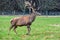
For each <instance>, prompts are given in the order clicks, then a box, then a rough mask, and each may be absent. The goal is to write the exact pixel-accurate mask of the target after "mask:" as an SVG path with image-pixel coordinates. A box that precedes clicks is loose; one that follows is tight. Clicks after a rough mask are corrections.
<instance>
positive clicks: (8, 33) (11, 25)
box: [8, 25, 14, 35]
mask: <svg viewBox="0 0 60 40" xmlns="http://www.w3.org/2000/svg"><path fill="white" fill-rule="evenodd" d="M13 27H14V26H13V25H11V27H10V28H9V32H8V35H9V33H10V31H11V29H12V28H13Z"/></svg>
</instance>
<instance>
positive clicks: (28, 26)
mask: <svg viewBox="0 0 60 40" xmlns="http://www.w3.org/2000/svg"><path fill="white" fill-rule="evenodd" d="M27 30H28V33H27V35H29V34H30V30H31V28H30V25H27Z"/></svg>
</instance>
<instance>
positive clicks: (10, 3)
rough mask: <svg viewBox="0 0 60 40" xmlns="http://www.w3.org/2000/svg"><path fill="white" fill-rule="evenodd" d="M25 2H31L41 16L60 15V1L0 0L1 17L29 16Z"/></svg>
mask: <svg viewBox="0 0 60 40" xmlns="http://www.w3.org/2000/svg"><path fill="white" fill-rule="evenodd" d="M25 1H29V2H30V3H31V4H32V5H33V6H34V8H35V9H36V11H37V12H39V13H41V15H60V0H0V15H25V14H29V13H27V12H29V11H28V9H26V8H25V3H24V2H25Z"/></svg>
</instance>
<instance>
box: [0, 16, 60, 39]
mask: <svg viewBox="0 0 60 40" xmlns="http://www.w3.org/2000/svg"><path fill="white" fill-rule="evenodd" d="M13 17H15V16H0V40H60V17H40V16H39V17H36V20H35V21H34V22H33V23H32V25H31V33H30V35H25V34H26V33H27V28H26V26H23V27H18V28H17V29H16V30H17V33H18V34H17V35H16V34H15V33H14V31H13V30H11V31H10V35H8V29H9V27H10V19H11V18H13ZM54 25H55V26H54Z"/></svg>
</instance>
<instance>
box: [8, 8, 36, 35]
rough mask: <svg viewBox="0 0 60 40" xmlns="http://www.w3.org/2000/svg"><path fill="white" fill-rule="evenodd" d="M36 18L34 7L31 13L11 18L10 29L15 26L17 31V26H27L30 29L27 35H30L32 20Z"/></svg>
mask: <svg viewBox="0 0 60 40" xmlns="http://www.w3.org/2000/svg"><path fill="white" fill-rule="evenodd" d="M35 18H36V12H35V10H34V9H33V8H32V13H31V14H30V15H27V16H21V17H16V18H13V19H12V20H11V27H10V29H9V31H10V30H11V29H12V28H14V32H15V33H16V28H17V26H27V30H28V33H27V35H28V34H30V30H31V27H30V26H31V24H32V22H33V21H34V20H35ZM16 34H17V33H16Z"/></svg>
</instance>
